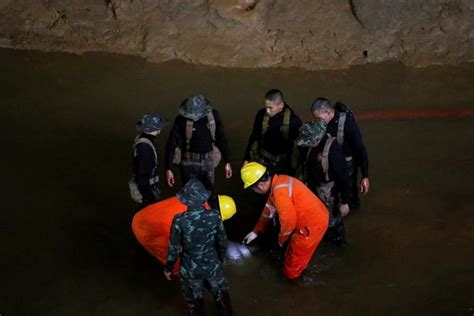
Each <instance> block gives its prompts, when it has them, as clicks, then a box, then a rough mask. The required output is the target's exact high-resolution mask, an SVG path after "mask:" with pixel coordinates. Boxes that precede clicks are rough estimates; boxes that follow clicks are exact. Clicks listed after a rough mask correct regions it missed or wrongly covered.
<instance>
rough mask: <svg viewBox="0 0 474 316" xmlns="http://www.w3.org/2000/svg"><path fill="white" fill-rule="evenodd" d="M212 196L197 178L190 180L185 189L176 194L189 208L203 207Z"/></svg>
mask: <svg viewBox="0 0 474 316" xmlns="http://www.w3.org/2000/svg"><path fill="white" fill-rule="evenodd" d="M210 196H211V192H210V191H208V190H206V188H205V187H204V185H203V184H202V182H201V181H199V180H198V179H196V178H191V179H189V181H188V182H186V184H185V185H184V186H183V188H182V189H181V190H180V191H179V192H178V193H176V197H177V198H178V200H179V201H180V202H181V203H183V204H184V205H187V206H189V207H193V208H196V207H202V206H203V205H204V203H205V202H206V201H207V200H208V199H209V197H210Z"/></svg>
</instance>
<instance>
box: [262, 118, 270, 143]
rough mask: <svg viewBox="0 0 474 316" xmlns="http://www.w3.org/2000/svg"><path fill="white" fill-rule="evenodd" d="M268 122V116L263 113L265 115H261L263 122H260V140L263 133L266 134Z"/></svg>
mask: <svg viewBox="0 0 474 316" xmlns="http://www.w3.org/2000/svg"><path fill="white" fill-rule="evenodd" d="M269 120H270V116H268V114H267V113H265V115H263V120H262V138H263V135H265V133H266V132H267V129H268V121H269Z"/></svg>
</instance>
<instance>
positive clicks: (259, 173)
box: [240, 162, 272, 194]
mask: <svg viewBox="0 0 474 316" xmlns="http://www.w3.org/2000/svg"><path fill="white" fill-rule="evenodd" d="M240 175H241V177H242V181H243V182H244V189H251V190H253V191H255V192H257V193H258V194H266V193H268V192H269V191H270V187H271V182H272V176H271V174H270V173H269V172H268V170H267V167H265V166H264V165H262V164H260V163H258V162H249V163H248V164H246V165H245V166H243V167H242V169H241V170H240Z"/></svg>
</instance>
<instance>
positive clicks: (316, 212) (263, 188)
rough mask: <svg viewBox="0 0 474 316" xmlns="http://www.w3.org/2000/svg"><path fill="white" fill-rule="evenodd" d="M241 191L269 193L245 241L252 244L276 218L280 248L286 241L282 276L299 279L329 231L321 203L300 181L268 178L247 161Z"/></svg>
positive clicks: (274, 176)
mask: <svg viewBox="0 0 474 316" xmlns="http://www.w3.org/2000/svg"><path fill="white" fill-rule="evenodd" d="M241 177H242V181H243V182H244V188H245V189H247V188H250V189H252V190H253V191H255V192H257V193H259V194H269V196H268V200H267V203H266V205H265V207H264V209H263V212H262V215H261V216H260V219H259V220H258V222H257V224H256V225H255V227H254V229H253V231H251V232H250V233H249V234H247V236H246V237H245V238H244V243H246V244H248V243H250V242H252V240H254V239H255V238H257V236H258V235H259V234H261V233H263V232H264V231H265V229H266V228H267V227H268V224H269V222H270V219H272V218H273V217H274V216H275V215H278V219H279V221H280V233H279V235H278V243H279V245H280V246H281V247H283V246H284V245H285V243H286V242H288V247H287V249H286V251H285V257H284V262H283V275H284V277H285V278H287V279H296V278H298V277H299V276H300V275H301V273H302V272H303V270H304V269H306V267H307V265H308V263H309V261H310V260H311V258H312V257H313V254H314V252H315V251H316V248H317V247H318V245H319V242H320V241H321V239H322V238H323V236H324V233H325V232H326V230H327V228H328V222H329V214H328V210H327V208H326V207H325V206H324V204H323V203H322V202H321V201H320V200H319V199H318V198H317V197H316V195H314V193H313V192H311V190H309V189H308V188H307V187H306V186H305V185H304V184H303V183H302V182H301V181H299V180H298V179H296V178H293V177H290V176H287V175H279V174H276V175H273V176H272V175H271V174H270V173H269V172H268V171H267V168H266V167H265V166H263V165H261V164H259V163H257V162H250V163H248V164H246V165H245V166H244V167H243V168H242V169H241Z"/></svg>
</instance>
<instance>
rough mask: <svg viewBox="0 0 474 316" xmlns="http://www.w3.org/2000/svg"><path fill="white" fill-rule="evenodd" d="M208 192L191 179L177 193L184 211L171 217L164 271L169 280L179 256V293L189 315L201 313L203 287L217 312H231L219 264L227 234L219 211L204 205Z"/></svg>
mask: <svg viewBox="0 0 474 316" xmlns="http://www.w3.org/2000/svg"><path fill="white" fill-rule="evenodd" d="M210 195H211V193H210V191H208V190H206V189H205V187H204V185H203V184H202V183H201V182H200V181H199V180H197V179H195V178H192V179H191V180H189V181H188V182H187V183H186V185H185V186H184V187H183V189H182V190H181V191H180V192H179V193H178V194H177V197H178V199H179V200H180V202H181V203H183V204H185V205H186V206H187V207H188V210H187V211H186V212H184V213H181V214H178V215H176V216H175V217H174V219H173V223H172V225H171V234H170V240H169V249H168V260H167V263H166V266H165V271H164V273H165V276H166V278H167V279H171V272H172V270H173V267H174V265H175V264H176V261H177V260H178V258H179V257H180V256H181V259H182V262H181V267H180V273H181V278H182V281H183V295H184V299H185V300H186V303H187V304H188V307H189V309H190V314H191V315H204V314H205V313H204V305H203V294H204V293H203V292H204V287H205V286H206V287H207V288H209V289H210V291H211V292H212V295H213V296H214V300H215V302H216V305H217V307H218V309H219V314H221V315H232V306H231V303H230V297H229V284H228V283H227V280H226V279H225V276H224V267H223V261H224V256H225V252H226V240H227V237H226V234H225V230H224V225H223V223H222V220H221V217H220V215H219V212H218V211H217V210H215V209H210V210H207V209H206V208H205V207H204V203H205V202H206V201H207V200H208V199H209V197H210Z"/></svg>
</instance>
